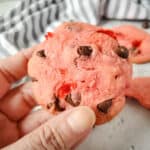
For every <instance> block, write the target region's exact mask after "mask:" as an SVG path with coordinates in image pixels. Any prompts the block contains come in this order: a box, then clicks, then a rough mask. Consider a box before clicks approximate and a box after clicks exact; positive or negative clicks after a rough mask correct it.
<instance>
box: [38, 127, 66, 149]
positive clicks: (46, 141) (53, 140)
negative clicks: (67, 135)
mask: <svg viewBox="0 0 150 150" xmlns="http://www.w3.org/2000/svg"><path fill="white" fill-rule="evenodd" d="M40 141H41V145H42V146H43V147H44V149H45V150H48V149H54V150H67V149H68V148H67V147H66V144H65V142H64V140H63V138H62V136H61V134H60V132H59V130H58V129H56V128H53V127H51V126H50V125H45V126H43V128H42V130H41V133H40Z"/></svg>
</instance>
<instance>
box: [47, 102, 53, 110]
mask: <svg viewBox="0 0 150 150" xmlns="http://www.w3.org/2000/svg"><path fill="white" fill-rule="evenodd" d="M53 105H54V103H48V104H47V106H46V107H47V109H50V108H51V107H52V106H53Z"/></svg>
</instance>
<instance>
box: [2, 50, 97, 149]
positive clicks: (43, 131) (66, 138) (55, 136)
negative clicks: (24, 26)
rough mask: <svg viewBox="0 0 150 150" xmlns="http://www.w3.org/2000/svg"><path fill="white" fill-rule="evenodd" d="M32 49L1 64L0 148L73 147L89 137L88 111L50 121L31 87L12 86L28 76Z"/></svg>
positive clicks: (79, 109)
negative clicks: (37, 108) (34, 96)
mask: <svg viewBox="0 0 150 150" xmlns="http://www.w3.org/2000/svg"><path fill="white" fill-rule="evenodd" d="M32 51H33V49H29V50H25V51H22V52H19V53H18V54H16V55H15V56H11V57H8V58H6V59H2V60H0V147H3V149H4V150H13V149H14V150H16V149H18V150H51V149H52V150H53V149H56V150H62V149H65V150H66V149H72V148H74V147H76V146H77V145H78V144H79V143H81V141H83V139H85V137H86V136H87V135H88V133H89V132H90V130H91V129H92V127H93V125H94V123H95V115H94V113H93V111H92V110H91V109H89V108H88V107H84V106H81V107H77V108H74V109H72V110H69V111H65V112H64V113H61V114H60V115H58V116H55V117H53V116H52V115H50V114H49V113H48V112H47V111H45V110H38V111H35V112H31V110H32V108H33V107H34V106H36V105H37V104H36V102H35V101H34V99H33V95H32V92H31V91H32V90H31V84H32V83H30V82H27V83H25V84H23V85H20V86H19V87H16V88H11V86H12V84H13V83H15V82H16V81H18V80H19V79H21V78H22V77H23V76H25V75H26V74H27V63H28V59H29V58H30V56H31V54H32Z"/></svg>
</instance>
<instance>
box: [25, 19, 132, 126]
mask: <svg viewBox="0 0 150 150" xmlns="http://www.w3.org/2000/svg"><path fill="white" fill-rule="evenodd" d="M46 37H47V40H46V41H45V42H44V43H42V47H41V45H40V48H37V50H36V51H35V52H34V54H33V56H32V58H31V59H30V61H29V65H28V72H29V76H30V77H32V78H33V79H34V81H33V91H34V95H35V99H36V100H37V102H38V103H39V104H40V105H42V106H43V107H45V108H46V109H48V110H49V111H50V112H51V113H54V114H57V113H60V112H62V111H64V110H67V109H71V108H72V107H76V106H79V105H86V106H89V107H91V108H92V109H93V110H94V112H95V113H96V117H97V120H96V124H101V123H104V122H107V121H109V120H111V119H112V118H113V117H114V116H115V115H116V114H118V113H119V112H120V111H121V109H122V108H123V106H124V103H125V96H124V95H125V90H126V88H127V87H128V86H129V83H130V80H131V64H130V63H129V62H128V59H127V58H128V50H127V49H126V48H125V47H120V46H119V45H118V42H117V40H116V39H115V36H114V33H113V32H112V31H110V30H105V29H102V28H100V27H96V26H93V25H89V24H85V23H76V22H70V23H64V24H62V25H61V26H59V27H58V28H57V29H56V30H55V31H54V32H53V33H48V35H47V36H46Z"/></svg>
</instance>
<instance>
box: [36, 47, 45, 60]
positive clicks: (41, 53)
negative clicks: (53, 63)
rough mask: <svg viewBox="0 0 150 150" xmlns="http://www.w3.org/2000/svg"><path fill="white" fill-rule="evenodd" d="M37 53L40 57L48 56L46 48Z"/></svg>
mask: <svg viewBox="0 0 150 150" xmlns="http://www.w3.org/2000/svg"><path fill="white" fill-rule="evenodd" d="M36 54H37V56H39V57H43V58H46V55H45V50H44V49H42V50H39V51H38V52H37V53H36Z"/></svg>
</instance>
